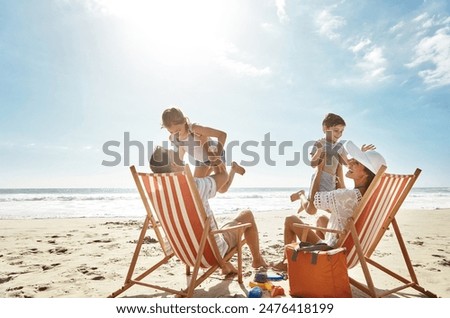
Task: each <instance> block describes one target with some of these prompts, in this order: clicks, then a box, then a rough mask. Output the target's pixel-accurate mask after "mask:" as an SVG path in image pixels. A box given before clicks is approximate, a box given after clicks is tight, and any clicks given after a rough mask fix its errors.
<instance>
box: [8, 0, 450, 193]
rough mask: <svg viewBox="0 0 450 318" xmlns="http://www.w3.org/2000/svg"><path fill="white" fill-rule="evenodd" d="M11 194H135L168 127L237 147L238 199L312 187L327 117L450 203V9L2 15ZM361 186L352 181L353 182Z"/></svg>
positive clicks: (51, 1)
mask: <svg viewBox="0 0 450 318" xmlns="http://www.w3.org/2000/svg"><path fill="white" fill-rule="evenodd" d="M0 8H1V10H0V188H34V187H38V188H53V187H121V188H128V187H133V180H132V178H131V175H130V172H129V169H128V166H130V165H136V166H138V170H142V171H149V167H148V164H147V159H148V153H151V151H152V149H153V147H154V146H156V145H159V144H163V143H166V142H167V139H168V132H167V131H166V130H165V129H161V114H162V112H163V110H164V109H166V108H168V107H173V106H176V107H179V108H180V109H182V110H183V112H184V114H185V115H186V116H187V117H188V118H189V120H190V121H191V122H193V123H198V124H201V125H203V126H207V127H213V128H216V129H220V130H223V131H225V132H227V145H226V146H225V149H226V151H227V156H228V158H229V159H230V160H229V162H230V161H231V160H235V161H237V162H240V163H243V164H245V165H246V170H247V172H246V174H245V175H244V176H236V178H235V180H234V183H233V187H255V186H258V187H307V186H308V185H309V181H310V177H311V174H312V169H311V167H308V166H307V165H306V163H305V162H304V160H303V158H307V154H308V146H309V145H310V144H311V141H314V140H317V139H319V138H322V137H323V132H322V126H321V123H322V120H323V118H324V116H325V115H326V114H327V113H329V112H332V113H336V114H339V115H341V116H342V117H343V118H344V120H345V121H346V124H347V125H346V128H345V131H344V135H343V137H342V139H344V140H352V141H353V142H354V143H355V144H357V145H362V144H364V143H366V144H367V143H371V144H374V145H376V147H377V150H378V151H379V152H380V153H381V154H383V156H384V157H385V158H386V161H387V166H388V171H390V172H393V173H411V172H413V171H414V170H415V169H416V168H420V169H422V175H421V176H420V178H419V180H418V181H417V184H416V186H420V187H448V186H450V182H449V179H450V172H449V170H450V169H449V167H448V165H449V157H450V151H449V147H448V146H449V127H450V126H449V122H450V121H449V115H450V111H449V109H450V106H449V103H450V102H449V101H450V4H449V2H448V1H446V0H434V1H423V0H422V1H418V0H404V1H365V0H363V1H359V0H358V1H345V0H341V1H333V0H328V1H322V0H298V1H293V0H251V1H243V0H225V1H213V0H204V1H196V0H190V1H171V0H164V1H144V0H127V1H125V0H123V1H119V0H72V1H70V0H42V1H8V0H0ZM346 185H347V186H349V187H350V186H352V183H351V181H349V180H347V181H346Z"/></svg>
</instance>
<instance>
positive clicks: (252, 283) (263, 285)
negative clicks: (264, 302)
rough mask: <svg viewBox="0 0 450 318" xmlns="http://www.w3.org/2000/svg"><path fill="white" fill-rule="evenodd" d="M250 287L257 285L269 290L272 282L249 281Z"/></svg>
mask: <svg viewBox="0 0 450 318" xmlns="http://www.w3.org/2000/svg"><path fill="white" fill-rule="evenodd" d="M250 287H259V288H261V289H265V290H268V291H271V290H272V288H273V284H272V283H271V282H269V281H267V282H265V283H258V282H250Z"/></svg>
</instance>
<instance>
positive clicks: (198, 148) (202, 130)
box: [162, 107, 245, 193]
mask: <svg viewBox="0 0 450 318" xmlns="http://www.w3.org/2000/svg"><path fill="white" fill-rule="evenodd" d="M162 126H163V127H164V128H166V129H167V131H168V132H169V133H170V136H169V139H170V141H171V142H172V144H173V145H174V146H175V151H176V152H178V155H179V159H180V161H183V157H184V155H185V154H186V153H187V154H188V155H189V156H190V157H191V158H192V159H194V160H195V170H194V177H197V178H202V177H206V176H208V175H210V174H211V173H212V172H213V171H214V169H219V170H222V169H223V170H225V171H226V165H225V150H224V145H225V142H226V139H227V134H226V133H225V132H224V131H221V130H218V129H215V128H211V127H205V126H201V125H199V124H191V123H190V122H189V119H188V118H187V117H185V116H184V114H183V112H182V111H181V110H180V109H179V108H175V107H172V108H168V109H166V110H164V112H163V114H162ZM236 173H237V174H240V175H243V174H244V173H245V169H244V168H243V167H241V166H240V165H238V164H237V163H236V162H234V161H233V162H232V165H231V169H230V172H229V174H228V180H227V182H226V183H225V184H224V185H223V186H222V187H221V188H220V189H217V191H218V192H219V193H224V192H227V191H228V189H229V187H230V185H231V183H232V182H233V178H234V175H235V174H236Z"/></svg>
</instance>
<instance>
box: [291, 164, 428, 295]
mask: <svg viewBox="0 0 450 318" xmlns="http://www.w3.org/2000/svg"><path fill="white" fill-rule="evenodd" d="M385 171H386V167H385V166H382V167H381V168H380V170H379V171H378V173H377V175H376V176H375V178H374V180H373V181H372V183H371V185H370V186H369V188H368V189H367V191H366V193H365V194H364V196H363V198H362V200H361V202H360V203H359V205H358V207H357V208H356V209H355V211H354V214H353V217H351V218H349V222H348V224H347V228H346V229H345V230H344V231H343V232H339V231H331V232H337V233H338V234H339V240H338V243H337V244H336V246H337V247H345V248H346V252H347V267H348V268H349V269H351V268H353V267H355V266H356V265H357V264H358V263H359V264H360V265H361V268H362V271H363V274H364V278H365V280H366V285H365V284H363V283H361V282H358V281H356V280H355V279H353V278H351V277H350V283H351V284H352V285H353V286H355V287H356V288H358V289H360V290H361V291H363V292H365V293H366V294H368V295H369V296H371V297H384V296H387V295H390V294H393V293H395V292H398V291H400V290H403V289H406V288H409V287H411V288H414V289H416V290H417V291H419V292H421V293H423V294H424V295H426V296H428V297H437V296H436V295H435V294H434V293H432V292H430V291H428V290H426V289H424V288H423V287H422V286H420V285H419V282H418V280H417V276H416V274H415V271H414V268H413V265H412V263H411V259H410V258H409V255H408V251H407V249H406V245H405V242H404V240H403V237H402V235H401V233H400V228H399V226H398V223H397V221H396V219H395V215H396V213H397V211H398V210H399V209H400V207H401V205H402V204H403V201H404V200H405V198H406V196H407V195H408V193H409V191H410V190H411V188H412V187H413V185H414V183H415V181H416V180H417V178H418V177H419V175H420V172H421V170H420V169H416V171H415V172H414V174H409V175H399V174H389V173H385ZM295 226H298V227H301V228H307V229H315V230H317V229H320V230H322V231H327V229H323V228H318V227H312V226H308V225H300V224H299V225H295ZM390 226H392V228H393V230H394V233H395V236H396V238H397V241H398V244H399V247H400V250H401V252H402V255H403V259H404V261H405V265H406V268H407V269H408V272H409V276H410V278H406V277H403V276H401V275H399V274H397V273H395V272H393V271H391V270H390V269H388V268H386V267H385V266H383V265H381V264H380V263H378V262H376V261H375V260H373V259H372V258H371V256H372V254H373V252H374V251H375V249H376V247H377V245H378V243H379V242H380V240H381V239H382V237H383V235H384V234H385V232H386V231H387V230H388V228H389V227H390ZM306 234H307V231H304V232H303V237H302V240H304V239H306ZM368 265H372V266H373V267H375V268H377V269H379V270H381V271H383V272H384V273H386V274H387V275H389V276H391V277H393V278H395V279H397V280H398V281H400V282H401V283H402V284H401V285H400V286H398V287H395V288H393V289H389V290H383V292H377V290H376V288H375V285H374V283H373V279H372V276H371V272H370V270H369V266H368Z"/></svg>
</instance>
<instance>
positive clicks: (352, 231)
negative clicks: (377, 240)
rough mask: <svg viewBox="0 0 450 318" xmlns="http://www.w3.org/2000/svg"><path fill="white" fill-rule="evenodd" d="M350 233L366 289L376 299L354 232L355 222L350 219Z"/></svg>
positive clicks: (370, 277) (367, 268)
mask: <svg viewBox="0 0 450 318" xmlns="http://www.w3.org/2000/svg"><path fill="white" fill-rule="evenodd" d="M349 224H350V231H351V234H352V238H353V243H354V244H355V248H356V252H357V253H358V258H359V263H360V264H361V268H362V270H363V273H364V277H365V279H366V282H367V287H368V288H369V290H370V296H372V297H376V291H375V286H374V284H373V280H372V276H371V275H370V271H369V267H368V266H367V262H366V257H365V256H364V253H363V252H362V248H361V244H360V242H359V239H358V233H357V231H356V227H355V222H354V221H353V220H352V219H350V220H349Z"/></svg>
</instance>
